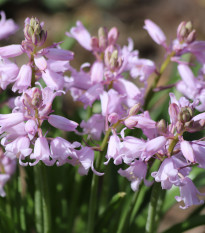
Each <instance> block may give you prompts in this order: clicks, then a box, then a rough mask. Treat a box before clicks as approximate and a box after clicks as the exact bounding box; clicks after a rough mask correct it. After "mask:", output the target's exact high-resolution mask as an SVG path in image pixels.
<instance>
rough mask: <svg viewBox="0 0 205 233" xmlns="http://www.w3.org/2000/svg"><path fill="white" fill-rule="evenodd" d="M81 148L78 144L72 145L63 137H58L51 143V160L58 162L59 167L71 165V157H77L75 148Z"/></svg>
mask: <svg viewBox="0 0 205 233" xmlns="http://www.w3.org/2000/svg"><path fill="white" fill-rule="evenodd" d="M80 146H81V144H80V143H78V142H74V143H73V144H71V143H70V142H68V141H67V140H65V139H63V138H61V137H56V138H54V139H53V140H52V141H51V143H50V150H51V158H52V159H53V160H55V161H56V160H57V162H56V165H57V166H61V165H63V164H65V163H69V157H71V158H72V157H77V155H76V150H75V148H77V147H80Z"/></svg>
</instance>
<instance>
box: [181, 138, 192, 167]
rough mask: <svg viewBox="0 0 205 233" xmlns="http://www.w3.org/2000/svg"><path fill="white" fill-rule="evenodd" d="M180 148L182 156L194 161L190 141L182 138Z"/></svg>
mask: <svg viewBox="0 0 205 233" xmlns="http://www.w3.org/2000/svg"><path fill="white" fill-rule="evenodd" d="M180 148H181V152H182V154H183V156H184V157H185V158H186V159H187V161H189V162H191V163H194V162H195V156H194V151H193V148H192V146H191V143H190V142H188V141H185V140H182V141H181V142H180Z"/></svg>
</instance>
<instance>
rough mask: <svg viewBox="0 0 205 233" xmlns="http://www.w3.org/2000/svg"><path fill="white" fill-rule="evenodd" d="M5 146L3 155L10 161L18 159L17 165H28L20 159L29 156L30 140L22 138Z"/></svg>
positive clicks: (30, 150)
mask: <svg viewBox="0 0 205 233" xmlns="http://www.w3.org/2000/svg"><path fill="white" fill-rule="evenodd" d="M4 146H5V151H6V152H5V155H6V156H8V157H9V158H11V159H14V158H19V163H20V164H21V165H24V166H25V165H28V163H24V162H22V161H21V158H23V159H24V158H25V157H27V156H28V155H30V154H31V152H32V149H31V148H29V147H30V140H29V139H28V137H25V136H22V137H18V138H17V139H15V140H14V141H13V142H10V143H8V144H6V145H4Z"/></svg>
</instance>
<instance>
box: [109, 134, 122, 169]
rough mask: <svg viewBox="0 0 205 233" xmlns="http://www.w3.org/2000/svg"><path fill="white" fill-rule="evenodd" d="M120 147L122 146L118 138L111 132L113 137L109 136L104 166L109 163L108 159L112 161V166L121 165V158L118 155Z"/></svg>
mask: <svg viewBox="0 0 205 233" xmlns="http://www.w3.org/2000/svg"><path fill="white" fill-rule="evenodd" d="M121 147H122V144H121V142H120V138H119V137H118V136H117V134H116V133H115V132H113V135H112V136H110V139H109V142H108V148H107V154H106V158H107V159H108V161H107V162H106V164H107V163H108V162H109V161H110V159H113V160H114V164H115V165H118V164H121V163H122V157H121V154H120V149H121Z"/></svg>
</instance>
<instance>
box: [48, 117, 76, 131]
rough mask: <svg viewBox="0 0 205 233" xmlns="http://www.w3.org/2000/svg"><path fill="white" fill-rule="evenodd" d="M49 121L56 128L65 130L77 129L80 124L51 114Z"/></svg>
mask: <svg viewBox="0 0 205 233" xmlns="http://www.w3.org/2000/svg"><path fill="white" fill-rule="evenodd" d="M48 122H49V123H50V124H51V125H52V126H54V127H55V128H58V129H61V130H64V131H75V129H76V127H77V126H78V123H76V122H74V121H71V120H69V119H67V118H65V117H62V116H58V115H50V116H49V117H48Z"/></svg>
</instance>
